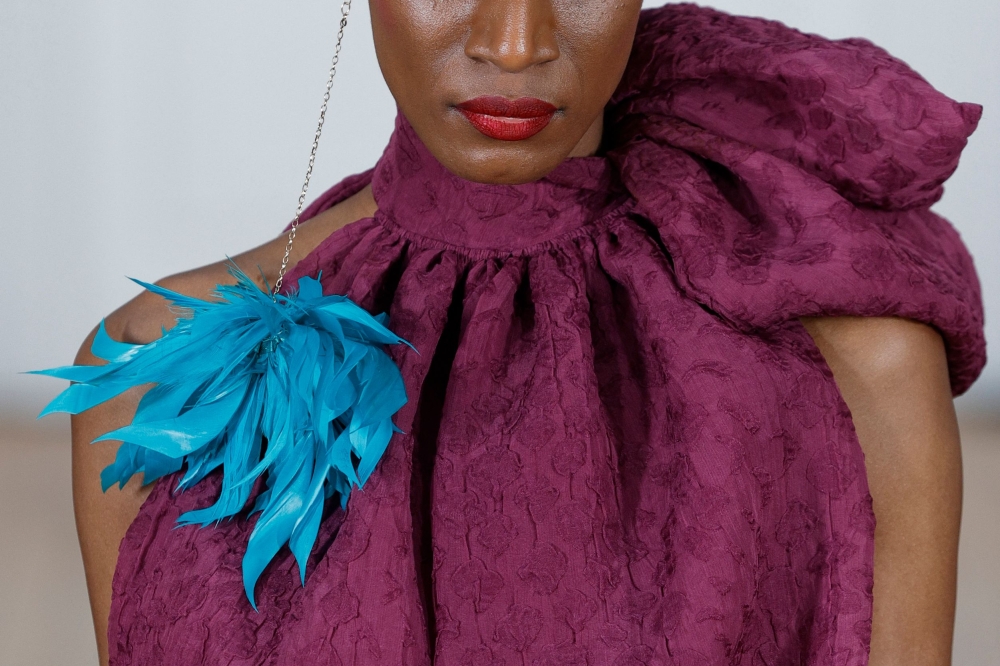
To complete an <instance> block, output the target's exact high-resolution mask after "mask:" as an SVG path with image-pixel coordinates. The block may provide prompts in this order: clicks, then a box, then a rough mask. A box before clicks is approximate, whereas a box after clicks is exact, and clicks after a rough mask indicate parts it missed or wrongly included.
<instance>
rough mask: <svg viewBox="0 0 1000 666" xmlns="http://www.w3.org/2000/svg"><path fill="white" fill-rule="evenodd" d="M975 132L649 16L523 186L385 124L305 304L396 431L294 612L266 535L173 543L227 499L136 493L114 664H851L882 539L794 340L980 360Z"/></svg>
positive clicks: (829, 73) (954, 113)
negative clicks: (950, 214)
mask: <svg viewBox="0 0 1000 666" xmlns="http://www.w3.org/2000/svg"><path fill="white" fill-rule="evenodd" d="M979 112H980V111H979V108H978V107H975V106H971V105H962V104H958V103H955V102H952V101H951V100H949V99H947V98H945V97H944V96H942V95H941V94H939V93H937V92H936V91H934V90H933V89H932V88H931V87H930V86H929V85H928V84H927V83H926V82H924V81H923V80H922V79H920V78H919V77H918V76H917V75H916V74H915V73H913V72H912V71H911V70H909V69H908V68H907V67H906V66H905V65H904V64H902V63H900V62H899V61H897V60H894V59H892V58H891V57H890V56H888V55H887V54H886V53H885V52H883V51H881V50H880V49H878V48H877V47H875V46H873V45H871V44H869V43H867V42H863V41H859V40H848V41H844V42H830V41H827V40H824V39H822V38H819V37H815V36H806V35H802V34H801V33H798V32H795V31H792V30H790V29H788V28H786V27H784V26H782V25H780V24H777V23H773V22H766V21H762V20H758V19H747V18H736V17H731V16H728V15H725V14H721V13H718V12H715V11H712V10H708V9H703V8H699V7H696V6H693V5H668V6H666V7H663V8H660V9H656V10H647V11H645V12H643V17H642V20H641V23H640V27H639V33H638V35H637V37H636V44H635V49H634V52H633V57H632V59H631V61H630V63H629V67H628V70H627V72H626V75H625V78H624V79H623V81H622V85H621V87H620V88H619V91H618V92H617V93H616V95H615V97H614V99H613V100H612V102H611V104H610V105H609V107H608V114H607V117H608V123H607V130H606V134H607V138H606V141H605V149H604V150H603V151H602V154H601V155H600V156H595V157H583V158H572V159H568V160H566V161H565V162H564V163H563V164H561V165H560V166H559V167H557V168H556V170H555V171H553V172H552V173H551V174H549V175H548V176H547V177H546V178H544V179H542V180H540V181H537V182H533V183H528V184H524V185H514V186H501V185H483V184H477V183H471V182H469V181H464V180H462V179H459V178H457V177H455V176H453V175H452V174H450V173H449V172H447V170H445V169H444V167H443V166H441V165H440V163H438V162H437V161H436V160H435V159H434V157H433V156H432V155H431V154H430V153H429V152H428V151H427V149H426V147H425V146H424V145H423V144H422V143H421V141H420V140H419V138H418V137H417V136H416V134H415V133H414V131H413V129H412V128H411V127H410V126H409V124H408V123H407V122H406V120H405V118H403V117H402V116H400V117H399V118H398V119H397V125H396V130H395V132H394V134H393V136H392V138H391V140H390V143H389V145H388V147H387V148H386V151H385V153H384V154H383V156H382V158H381V159H380V160H379V162H378V164H377V165H376V167H375V168H374V169H373V170H372V171H368V172H366V173H363V174H359V175H357V176H353V177H351V178H349V179H347V180H345V181H344V182H343V183H341V184H339V185H338V186H336V187H335V188H333V189H332V190H330V191H329V192H327V193H326V194H325V195H323V196H322V197H321V198H320V199H319V200H318V201H317V202H316V203H315V204H314V205H313V206H312V207H311V208H310V209H309V211H308V212H307V215H314V214H317V213H319V212H321V211H322V210H325V209H327V208H329V207H330V206H332V205H334V204H335V203H337V202H338V201H341V200H343V199H344V198H346V197H347V196H350V195H351V194H353V193H354V192H356V191H358V190H360V189H361V188H363V187H364V186H366V185H367V184H368V183H369V182H370V183H371V184H372V188H373V193H374V196H375V200H376V203H377V204H378V212H377V213H376V215H375V217H374V218H370V219H364V220H360V221H358V222H355V223H353V224H351V225H348V226H347V227H344V228H343V229H341V230H339V231H337V232H335V233H334V234H333V235H331V236H330V237H329V238H327V239H326V240H324V241H323V242H322V243H321V244H320V245H319V246H318V247H317V248H316V249H315V250H314V251H313V252H312V253H311V254H310V255H309V256H308V257H307V258H306V259H304V260H303V261H302V262H300V263H299V264H298V265H297V266H296V267H295V268H294V269H293V270H292V272H291V273H290V275H289V280H288V281H289V283H290V284H294V282H295V280H296V279H297V278H298V277H299V276H302V275H317V274H319V273H321V274H322V283H323V287H324V290H325V291H326V292H327V293H337V294H346V295H348V296H350V297H351V298H352V299H354V300H355V301H357V302H358V303H359V304H361V305H362V306H363V307H365V308H366V309H368V310H370V311H372V312H382V311H387V312H389V314H390V317H391V319H390V325H391V327H392V329H393V330H394V331H395V332H397V333H398V334H399V335H401V336H403V337H404V338H406V339H408V340H409V341H411V342H412V343H413V344H414V346H415V347H416V348H417V350H419V354H417V353H414V352H413V351H411V350H408V349H406V348H398V349H393V350H391V353H392V355H393V358H394V359H395V360H396V361H397V362H398V363H399V365H400V368H401V370H402V373H403V377H404V381H405V383H406V388H407V392H408V395H409V397H410V401H409V403H408V404H407V405H406V406H405V407H404V408H403V410H402V411H401V412H400V413H399V415H398V417H397V419H396V422H397V425H399V427H400V428H401V429H402V430H403V431H404V433H403V434H397V435H396V436H395V437H394V438H393V440H392V442H391V443H390V445H389V449H388V451H387V452H386V454H385V457H384V458H383V460H382V461H381V462H380V464H379V467H378V468H377V469H376V471H375V472H374V473H373V475H372V477H371V479H370V480H369V482H368V484H367V485H366V486H365V488H364V489H363V490H362V491H359V492H356V493H354V494H352V496H351V499H350V503H349V505H348V507H347V509H346V511H344V510H340V509H339V508H336V507H334V506H331V507H330V508H329V511H328V515H327V516H326V518H325V519H324V521H323V524H322V528H321V533H320V538H319V541H318V547H317V549H316V551H315V552H314V553H313V556H312V558H311V560H310V562H309V568H308V578H307V582H306V585H305V587H304V588H303V587H302V586H301V585H300V584H299V581H298V576H297V573H296V568H295V565H294V561H293V558H292V556H291V554H290V553H288V552H287V551H286V552H285V553H283V554H281V555H279V557H278V558H277V559H276V561H275V562H274V563H273V564H272V565H271V567H270V568H269V569H267V570H266V571H265V572H264V574H263V575H262V577H261V584H260V585H259V587H258V589H257V599H258V602H259V607H260V612H259V613H255V612H253V610H252V609H251V608H250V606H249V604H248V602H247V600H246V598H245V596H244V594H243V587H242V582H241V575H240V560H241V558H242V555H243V553H242V550H243V547H244V546H243V544H245V543H246V538H247V535H248V534H249V531H250V530H251V529H252V525H253V521H254V520H255V517H253V516H245V517H240V518H238V519H236V520H233V521H230V522H227V523H224V524H221V525H219V526H217V527H209V528H205V529H200V528H197V527H183V528H175V520H176V518H177V516H178V515H179V514H180V513H181V512H183V511H185V510H189V509H192V508H196V507H200V506H205V505H207V504H209V503H211V501H212V499H213V498H214V496H215V494H216V493H217V492H218V478H217V477H216V476H213V477H210V478H209V479H207V480H206V481H205V482H203V483H202V484H201V485H199V486H197V487H195V488H193V489H191V490H189V491H187V492H184V493H182V494H175V493H173V488H174V486H175V484H176V479H175V478H173V479H170V478H168V479H164V480H163V481H161V482H159V483H158V484H157V485H156V487H155V488H154V490H153V492H152V494H151V495H150V497H149V499H148V500H147V501H146V503H145V504H144V505H143V507H142V510H141V511H140V514H139V516H138V518H137V519H136V520H135V522H134V523H133V524H132V526H131V527H130V529H129V531H128V534H127V535H126V537H125V540H124V541H123V543H122V546H121V552H120V558H119V562H118V568H117V570H116V574H115V580H114V598H113V605H112V613H111V622H110V628H109V639H110V646H111V655H112V658H111V663H112V664H114V665H116V666H121V665H125V664H136V665H138V664H142V665H143V666H146V665H151V664H170V665H172V666H173V665H176V666H187V665H194V664H206V663H207V664H233V665H240V666H243V665H250V664H275V665H286V664H287V665H292V664H296V665H297V664H318V665H324V666H325V665H330V666H342V665H354V666H385V665H398V664H404V665H406V666H606V665H607V666H669V665H677V666H708V665H716V664H744V665H747V666H750V665H755V666H756V665H758V664H759V665H763V664H768V665H769V666H793V665H794V666H798V665H801V664H806V665H809V666H821V665H822V666H827V665H830V666H833V665H836V666H862V665H864V664H866V663H867V660H868V656H867V655H868V646H869V641H870V632H871V611H872V555H873V546H874V542H873V537H874V515H873V513H872V506H871V497H870V495H869V492H868V486H867V481H866V476H865V468H864V458H863V455H862V451H861V448H860V446H859V444H858V441H857V437H856V435H855V432H854V428H853V425H852V422H851V417H850V413H849V411H848V409H847V407H846V405H845V404H844V402H843V400H842V399H841V396H840V394H839V392H838V390H837V387H836V385H835V383H834V381H833V377H832V375H831V373H830V371H829V369H828V367H827V366H826V364H825V362H824V361H823V359H822V357H821V355H820V354H819V352H818V351H817V349H816V347H815V345H814V344H813V342H812V339H811V338H810V336H809V335H808V333H807V332H806V331H805V329H804V328H803V327H802V325H801V324H800V323H799V322H798V319H797V318H798V317H800V316H803V315H824V314H831V315H832V314H853V315H866V316H886V315H892V316H903V317H908V318H911V319H915V320H918V321H921V322H925V323H928V324H930V325H932V326H934V327H935V328H936V329H937V330H939V331H940V332H941V333H942V335H943V337H944V339H945V341H946V345H947V350H948V355H949V363H950V370H951V378H952V385H953V389H954V390H955V392H961V391H963V390H965V389H966V388H967V387H968V386H969V385H970V384H971V382H972V381H973V380H974V379H975V378H976V376H977V375H978V373H979V371H980V370H981V368H982V365H983V363H984V362H985V352H984V343H983V334H982V307H981V303H980V296H979V286H978V283H977V280H976V276H975V272H974V269H973V266H972V261H971V259H970V257H969V255H968V253H967V251H966V250H965V248H964V247H963V246H962V244H961V241H960V240H959V238H958V236H957V234H956V233H955V231H954V230H953V229H952V228H951V226H950V225H949V224H948V223H947V222H946V221H944V220H942V219H941V218H940V217H938V216H936V215H935V214H934V213H932V212H930V211H929V209H928V206H929V205H930V204H931V203H933V202H934V201H936V200H937V199H938V198H939V197H940V195H941V183H942V182H944V180H945V179H946V178H947V177H948V176H949V175H950V174H951V173H952V172H953V171H954V169H955V167H956V166H957V163H958V156H959V153H960V151H961V149H962V148H963V147H964V145H965V141H966V138H967V137H968V135H969V134H971V132H972V131H973V129H974V128H975V125H976V121H977V120H978V118H979Z"/></svg>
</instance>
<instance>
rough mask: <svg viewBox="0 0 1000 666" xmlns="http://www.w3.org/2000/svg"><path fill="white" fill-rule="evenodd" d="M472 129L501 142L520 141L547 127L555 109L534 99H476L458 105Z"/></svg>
mask: <svg viewBox="0 0 1000 666" xmlns="http://www.w3.org/2000/svg"><path fill="white" fill-rule="evenodd" d="M456 108H457V109H458V110H459V111H461V112H462V115H464V116H465V117H466V118H468V120H469V122H470V123H472V126H473V127H475V128H476V129H477V130H479V131H480V132H482V133H483V134H485V135H486V136H488V137H490V138H491V139H499V140H500V141H523V140H524V139H527V138H529V137H532V136H535V135H536V134H538V133H539V132H541V131H542V130H543V129H545V126H546V125H548V124H549V121H550V120H552V116H553V115H555V112H556V111H558V109H557V108H556V107H554V106H553V105H551V104H549V103H548V102H543V101H542V100H540V99H535V98H534V97H521V98H520V99H507V98H506V97H493V96H489V97H476V98H475V99H470V100H469V101H467V102H462V103H461V104H458V105H457V106H456Z"/></svg>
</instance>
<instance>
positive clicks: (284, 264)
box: [271, 0, 351, 301]
mask: <svg viewBox="0 0 1000 666" xmlns="http://www.w3.org/2000/svg"><path fill="white" fill-rule="evenodd" d="M350 13H351V0H344V3H343V4H342V5H341V6H340V30H338V31H337V45H336V46H335V47H334V49H333V61H332V62H331V64H330V76H329V77H328V78H327V80H326V92H325V93H324V94H323V105H322V106H320V108H319V124H318V125H317V126H316V136H315V137H314V138H313V144H312V150H311V151H310V153H309V166H308V167H307V168H306V178H305V182H304V183H302V192H301V193H300V194H299V204H298V207H297V208H296V210H295V219H293V220H292V226H291V227H290V228H289V230H288V243H286V244H285V256H284V257H282V259H281V269H280V270H279V271H278V279H277V280H275V282H274V291H273V292H272V294H271V298H272V299H274V300H275V301H277V300H278V293H279V292H280V291H281V285H282V283H283V282H284V281H285V273H286V272H287V271H288V259H289V257H291V255H292V244H293V243H295V232H296V231H298V228H299V222H300V221H301V218H302V211H303V210H304V209H305V205H306V194H307V193H308V192H309V181H311V180H312V174H313V167H314V166H316V153H317V151H319V140H320V137H321V136H323V124H324V123H325V122H326V111H327V109H328V108H329V106H330V93H331V91H332V90H333V79H334V77H335V76H337V65H338V64H339V63H340V48H341V45H342V44H343V42H344V28H346V27H347V16H348V15H349V14H350Z"/></svg>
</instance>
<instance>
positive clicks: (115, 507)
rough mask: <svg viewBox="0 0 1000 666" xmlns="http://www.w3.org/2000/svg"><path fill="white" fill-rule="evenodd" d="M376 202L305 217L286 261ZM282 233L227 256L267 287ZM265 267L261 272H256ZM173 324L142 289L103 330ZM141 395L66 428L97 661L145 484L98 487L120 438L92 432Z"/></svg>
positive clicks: (223, 272)
mask: <svg viewBox="0 0 1000 666" xmlns="http://www.w3.org/2000/svg"><path fill="white" fill-rule="evenodd" d="M374 211H375V202H374V199H372V197H371V190H370V188H365V189H364V190H362V191H361V192H359V193H358V194H356V195H354V196H353V197H350V198H349V199H347V200H345V201H343V202H341V203H340V204H338V205H337V206H334V207H333V208H331V209H330V210H328V211H326V212H325V213H323V214H321V215H319V216H317V217H315V218H313V219H312V220H309V221H307V222H304V223H303V224H302V226H301V227H300V228H299V229H300V230H299V233H298V235H297V237H296V241H295V247H294V248H293V254H292V256H291V258H290V264H291V265H294V264H295V263H297V262H298V261H299V260H300V259H302V258H303V257H304V256H305V255H306V254H308V253H309V252H310V251H311V250H312V249H313V248H315V247H316V245H318V244H319V243H320V242H321V241H322V240H323V239H324V238H326V237H327V236H329V235H330V234H331V233H333V232H334V231H336V230H337V229H339V228H340V227H343V226H346V225H347V224H349V223H351V222H354V221H355V220H358V219H361V218H364V217H370V216H371V215H372V214H374ZM284 247H285V237H284V236H280V237H278V238H276V239H274V240H273V241H270V242H269V243H266V244H264V245H261V246H260V247H258V248H255V249H254V250H251V251H249V252H246V253H244V254H241V255H239V256H237V257H234V259H233V261H234V262H235V263H236V264H237V265H238V266H239V267H240V268H241V269H243V270H244V271H245V272H246V273H247V274H248V275H250V276H251V277H252V278H254V279H255V280H258V282H259V283H262V282H263V280H264V279H265V278H266V279H267V280H268V282H269V283H271V284H274V278H275V277H276V275H275V274H276V271H277V267H278V265H279V264H280V260H281V256H282V254H283V253H284ZM258 266H260V267H262V268H263V269H264V271H265V273H264V276H263V277H261V276H260V274H259V272H258V271H257V267H258ZM230 282H232V278H231V276H230V275H229V274H228V272H227V269H226V266H225V264H224V263H223V262H219V263H215V264H211V265H209V266H205V267H202V268H199V269H196V270H193V271H189V272H187V273H181V274H178V275H174V276H171V277H168V278H166V279H164V280H161V281H159V283H158V284H160V285H162V286H165V287H167V288H169V289H172V290H174V291H178V292H180V293H182V294H187V295H189V296H197V297H201V298H207V297H208V296H209V294H210V292H211V291H212V289H213V288H214V287H215V285H217V284H221V283H230ZM175 322H176V320H175V318H174V316H173V314H171V312H170V311H169V309H168V308H167V303H166V302H165V301H164V300H163V299H162V298H160V297H159V296H154V295H153V294H150V293H148V292H143V293H141V294H139V295H138V296H136V297H135V298H134V299H132V300H131V301H129V302H128V303H126V304H125V305H124V306H122V307H121V308H119V309H118V310H116V311H115V312H114V313H112V314H111V315H109V316H108V317H107V319H106V320H105V325H106V326H107V330H108V334H109V335H110V336H111V337H112V338H114V339H115V340H121V341H125V342H130V343H134V344H136V343H137V344H145V343H148V342H151V341H152V340H155V339H156V338H158V337H159V336H160V330H161V326H162V327H166V328H170V327H172V326H173V325H174V323H175ZM93 338H94V332H92V333H91V334H90V336H88V338H87V340H86V341H84V343H83V346H82V347H81V348H80V352H79V353H78V354H77V357H76V363H79V364H86V365H96V364H99V363H100V362H101V361H100V359H98V358H96V357H95V356H93V355H92V354H91V353H90V346H91V343H92V341H93ZM141 397H142V391H141V390H132V391H129V392H127V393H125V394H123V395H121V396H119V397H117V398H115V399H113V400H109V401H108V402H106V403H104V404H103V405H99V406H97V407H94V408H93V409H91V410H88V411H87V412H84V413H83V414H80V415H78V416H74V417H73V418H72V432H73V449H72V450H73V454H72V455H73V504H74V510H75V514H76V526H77V533H78V535H79V538H80V550H81V551H82V554H83V565H84V570H85V571H86V575H87V589H88V591H89V593H90V607H91V612H92V613H93V619H94V631H95V633H96V634H97V646H98V653H99V655H100V659H101V664H105V665H106V664H107V663H108V638H107V636H108V614H109V613H110V610H111V581H112V578H113V576H114V572H115V565H116V564H117V561H118V547H119V545H120V544H121V540H122V538H123V537H124V536H125V532H126V530H128V527H129V525H130V524H131V523H132V521H133V520H134V519H135V517H136V515H137V514H138V513H139V509H140V507H141V506H142V503H143V501H144V500H145V499H146V497H147V496H148V495H149V492H150V490H151V489H152V487H151V486H143V485H142V484H141V482H140V480H139V479H138V478H133V479H132V480H131V481H130V482H129V483H128V484H127V485H126V486H125V488H124V489H122V490H118V488H117V486H115V487H114V488H111V489H109V490H108V492H106V493H104V492H101V481H100V473H101V470H102V469H104V467H106V466H107V465H109V464H110V463H111V462H112V461H113V460H114V458H115V454H116V452H117V450H118V446H119V444H120V443H119V442H98V443H96V444H91V443H90V442H92V441H93V440H94V439H95V438H96V437H98V436H99V435H102V434H104V433H106V432H109V431H111V430H114V429H116V428H119V427H121V426H123V425H126V424H128V423H129V422H131V420H132V417H133V416H134V414H135V410H136V408H137V406H138V404H139V398H141Z"/></svg>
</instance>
